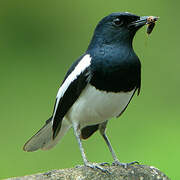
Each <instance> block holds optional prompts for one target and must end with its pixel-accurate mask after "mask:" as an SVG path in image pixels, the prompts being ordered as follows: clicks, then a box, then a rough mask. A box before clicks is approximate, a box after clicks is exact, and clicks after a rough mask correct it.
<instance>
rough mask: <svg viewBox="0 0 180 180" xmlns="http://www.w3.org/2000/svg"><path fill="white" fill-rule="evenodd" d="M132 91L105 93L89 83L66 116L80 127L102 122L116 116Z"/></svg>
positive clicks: (128, 99)
mask: <svg viewBox="0 0 180 180" xmlns="http://www.w3.org/2000/svg"><path fill="white" fill-rule="evenodd" d="M134 91H135V90H132V91H130V92H126V93H125V92H121V93H110V92H109V93H107V92H105V91H100V90H97V89H96V88H95V87H93V86H91V85H90V84H89V85H87V87H86V88H85V89H84V90H83V92H82V93H81V95H80V97H79V98H78V100H77V101H76V102H75V103H74V105H73V106H72V107H71V109H70V111H69V112H68V113H67V115H66V117H67V119H69V120H70V121H72V120H73V121H78V122H79V123H80V124H81V127H84V126H87V125H93V124H99V123H102V122H104V121H105V120H108V119H110V118H112V117H116V116H118V115H119V114H120V113H121V112H122V111H123V110H124V109H125V107H126V106H127V104H128V103H129V101H130V99H131V97H132V96H133V94H134Z"/></svg>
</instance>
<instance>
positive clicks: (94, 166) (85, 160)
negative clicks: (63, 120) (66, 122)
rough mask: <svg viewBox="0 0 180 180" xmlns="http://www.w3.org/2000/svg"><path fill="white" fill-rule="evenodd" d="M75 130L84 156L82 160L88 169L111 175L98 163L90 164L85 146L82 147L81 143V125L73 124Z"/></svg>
mask: <svg viewBox="0 0 180 180" xmlns="http://www.w3.org/2000/svg"><path fill="white" fill-rule="evenodd" d="M73 128H74V134H75V136H76V139H77V141H78V145H79V148H80V151H81V155H82V158H83V161H84V165H85V166H87V167H90V168H92V169H99V170H101V171H102V172H106V173H109V174H110V172H109V171H108V170H107V169H104V168H102V167H101V166H100V165H98V164H97V163H90V162H89V161H88V160H87V158H86V155H85V152H84V149H83V146H82V142H81V138H80V135H81V130H80V128H79V125H77V124H73Z"/></svg>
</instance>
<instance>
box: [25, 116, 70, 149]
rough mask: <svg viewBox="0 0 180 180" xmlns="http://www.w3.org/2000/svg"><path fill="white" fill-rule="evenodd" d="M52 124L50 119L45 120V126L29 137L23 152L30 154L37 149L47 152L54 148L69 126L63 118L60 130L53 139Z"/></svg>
mask: <svg viewBox="0 0 180 180" xmlns="http://www.w3.org/2000/svg"><path fill="white" fill-rule="evenodd" d="M52 126H53V122H52V120H51V118H50V119H48V120H47V122H46V124H45V125H44V126H43V127H42V128H41V129H40V130H39V131H38V132H37V133H36V134H35V135H34V136H33V137H31V138H30V139H29V140H28V141H27V142H26V144H25V145H24V147H23V150H24V151H28V152H32V151H36V150H38V149H42V150H48V149H51V148H52V147H54V146H55V145H56V144H57V143H58V141H59V140H60V139H61V138H62V137H63V136H64V135H65V133H66V132H67V131H68V129H69V128H70V127H71V125H70V124H69V123H68V122H67V120H66V119H65V118H64V119H63V120H62V124H61V129H60V131H59V133H58V134H57V136H56V138H55V139H53V129H52Z"/></svg>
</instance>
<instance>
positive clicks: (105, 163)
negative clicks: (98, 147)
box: [99, 162, 110, 166]
mask: <svg viewBox="0 0 180 180" xmlns="http://www.w3.org/2000/svg"><path fill="white" fill-rule="evenodd" d="M99 165H100V166H110V164H109V163H107V162H103V163H99Z"/></svg>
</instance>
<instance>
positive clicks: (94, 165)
mask: <svg viewBox="0 0 180 180" xmlns="http://www.w3.org/2000/svg"><path fill="white" fill-rule="evenodd" d="M103 164H104V165H105V164H108V163H102V164H97V163H90V162H88V163H86V164H85V166H87V167H90V168H91V169H94V170H97V169H99V170H101V171H102V172H103V173H107V174H111V172H109V171H108V170H107V169H105V168H102V167H101V166H102V165H103Z"/></svg>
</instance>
